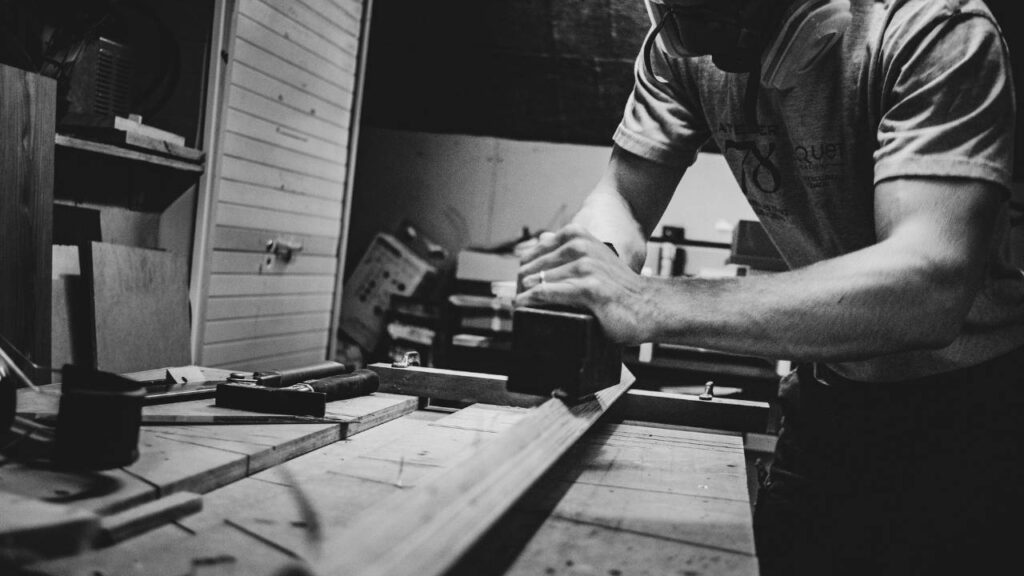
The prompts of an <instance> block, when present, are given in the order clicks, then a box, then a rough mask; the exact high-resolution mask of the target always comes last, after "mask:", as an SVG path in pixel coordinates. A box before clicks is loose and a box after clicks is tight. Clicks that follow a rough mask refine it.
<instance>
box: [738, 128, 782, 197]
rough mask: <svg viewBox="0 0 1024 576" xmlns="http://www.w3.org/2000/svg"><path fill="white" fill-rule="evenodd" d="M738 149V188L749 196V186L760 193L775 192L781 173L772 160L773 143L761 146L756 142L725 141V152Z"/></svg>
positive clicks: (778, 186)
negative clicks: (739, 156)
mask: <svg viewBox="0 0 1024 576" xmlns="http://www.w3.org/2000/svg"><path fill="white" fill-rule="evenodd" d="M733 150H738V151H740V152H742V153H743V160H742V164H741V165H742V166H743V178H741V179H740V190H742V191H743V195H744V196H747V197H750V188H751V186H753V187H754V188H757V190H758V191H759V192H761V193H762V194H775V193H776V192H778V191H779V188H781V187H782V173H781V172H779V167H778V166H776V165H775V162H774V161H773V160H772V155H773V154H775V144H774V143H773V142H769V143H767V144H765V145H764V146H763V147H762V146H759V145H758V143H757V142H737V141H735V140H726V141H725V152H726V153H729V152H731V151H733Z"/></svg>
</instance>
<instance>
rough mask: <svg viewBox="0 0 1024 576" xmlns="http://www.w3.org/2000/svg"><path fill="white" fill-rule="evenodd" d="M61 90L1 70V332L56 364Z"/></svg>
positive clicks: (46, 82)
mask: <svg viewBox="0 0 1024 576" xmlns="http://www.w3.org/2000/svg"><path fill="white" fill-rule="evenodd" d="M56 92H57V83H56V81H54V80H53V79H51V78H46V77H44V76H40V75H38V74H31V73H28V72H25V71H23V70H19V69H17V68H13V67H10V66H6V65H3V64H0V134H3V135H4V136H3V137H0V191H2V193H0V265H2V266H3V273H2V274H0V333H2V334H3V335H4V336H5V337H6V338H7V339H8V340H10V341H11V343H13V344H14V345H15V346H17V347H18V348H19V349H20V350H21V351H22V352H24V353H25V354H28V355H29V356H30V357H31V358H32V359H33V360H34V361H35V362H36V363H38V364H41V365H49V364H50V324H51V319H50V313H51V304H52V303H51V301H50V290H51V288H52V279H51V278H50V267H51V264H52V263H51V258H52V256H51V253H50V243H51V240H52V236H53V231H52V227H53V138H54V123H55V119H56V112H55V109H56V102H57V96H56Z"/></svg>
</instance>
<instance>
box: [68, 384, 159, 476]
mask: <svg viewBox="0 0 1024 576" xmlns="http://www.w3.org/2000/svg"><path fill="white" fill-rule="evenodd" d="M61 381H62V384H61V397H60V410H59V411H58V413H57V433H56V444H55V446H54V453H53V462H54V464H55V465H57V466H59V467H61V468H68V469H75V470H107V469H110V468H119V467H121V466H127V465H129V464H131V463H133V462H135V461H136V460H137V459H138V458H139V427H140V426H141V425H142V405H143V400H144V398H145V395H146V392H145V389H144V388H143V387H142V385H141V384H140V383H138V382H135V381H133V380H129V379H127V378H124V377H121V376H118V375H116V374H111V373H108V372H100V371H97V370H90V369H86V368H76V367H74V366H70V365H68V366H64V369H63V378H62V380H61Z"/></svg>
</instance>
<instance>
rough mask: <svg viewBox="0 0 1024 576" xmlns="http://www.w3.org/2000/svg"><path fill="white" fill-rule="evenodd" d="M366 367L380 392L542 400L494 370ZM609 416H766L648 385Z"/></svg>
mask: <svg viewBox="0 0 1024 576" xmlns="http://www.w3.org/2000/svg"><path fill="white" fill-rule="evenodd" d="M370 369H371V370H374V371H376V372H377V374H378V375H379V376H380V389H381V392H390V393H392V394H406V395H409V396H420V397H426V398H435V399H440V400H451V401H459V402H466V403H473V402H480V403H484V404H495V405H498V406H519V407H532V406H537V405H539V404H540V403H541V402H543V401H544V400H545V399H544V398H541V397H539V396H532V395H529V394H517V393H515V392H509V391H507V390H506V389H505V384H506V382H507V381H508V378H507V377H505V376H501V375H496V374H483V373H479V372H460V371H456V370H442V369H438V368H422V367H409V368H395V367H393V366H391V365H390V364H384V363H378V364H371V365H370ZM614 417H615V418H617V419H620V420H636V421H638V422H644V423H651V424H670V425H674V426H690V427H694V428H711V429H715V430H728V431H732V432H765V431H766V430H767V427H768V421H769V415H768V403H767V402H755V401H750V400H732V399H728V398H712V399H711V400H701V399H700V398H699V397H697V396H692V395H687V394H670V393H666V392H656V391H653V390H630V391H629V393H627V394H626V396H625V398H624V399H623V401H622V402H620V403H619V405H618V406H617V407H616V411H615V414H614Z"/></svg>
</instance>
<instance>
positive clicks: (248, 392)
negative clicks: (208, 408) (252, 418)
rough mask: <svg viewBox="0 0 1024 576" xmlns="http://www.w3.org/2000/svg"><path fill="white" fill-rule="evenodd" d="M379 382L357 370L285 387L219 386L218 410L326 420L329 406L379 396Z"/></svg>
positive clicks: (254, 385) (373, 375)
mask: <svg viewBox="0 0 1024 576" xmlns="http://www.w3.org/2000/svg"><path fill="white" fill-rule="evenodd" d="M379 387H380V378H379V377H378V376H377V373H376V372H374V371H372V370H366V369H363V370H355V371H353V372H351V373H348V374H336V375H333V376H328V377H326V378H320V379H316V380H310V381H308V382H302V383H299V384H293V385H291V386H284V387H276V388H275V387H271V386H268V385H266V384H260V383H259V381H255V382H226V383H222V384H218V385H217V394H216V398H217V406H221V407H224V408H237V409H241V410H249V411H251V412H265V413H272V414H292V415H296V416H316V417H321V418H322V417H323V416H324V414H325V413H326V411H327V403H328V402H331V401H333V400H343V399H345V398H355V397H357V396H365V395H368V394H372V393H373V392H376V391H377V389H378V388H379Z"/></svg>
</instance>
